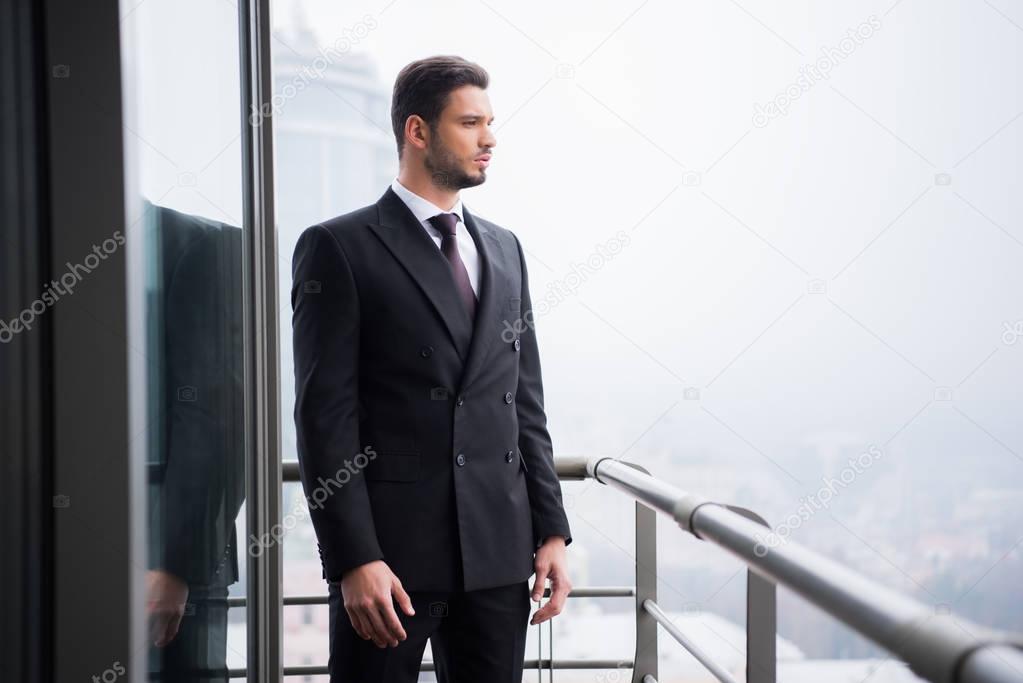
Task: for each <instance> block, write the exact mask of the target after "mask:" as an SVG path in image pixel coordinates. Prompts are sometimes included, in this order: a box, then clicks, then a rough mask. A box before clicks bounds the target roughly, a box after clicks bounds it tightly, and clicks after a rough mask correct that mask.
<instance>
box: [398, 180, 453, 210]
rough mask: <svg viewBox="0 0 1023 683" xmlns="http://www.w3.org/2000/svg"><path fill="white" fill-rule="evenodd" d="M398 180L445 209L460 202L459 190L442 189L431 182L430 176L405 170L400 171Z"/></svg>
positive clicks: (451, 207)
mask: <svg viewBox="0 0 1023 683" xmlns="http://www.w3.org/2000/svg"><path fill="white" fill-rule="evenodd" d="M398 182H399V183H401V184H402V185H403V186H404V187H406V188H408V189H409V190H411V191H412V192H415V193H416V194H417V195H419V196H420V197H422V198H423V199H426V200H428V201H430V202H433V203H434V204H436V205H437V206H438V207H440V208H441V209H443V210H444V211H450V210H451V209H453V208H454V207H455V204H456V203H457V202H458V190H453V191H452V190H442V189H440V188H438V187H437V186H436V185H434V184H433V183H431V182H430V179H429V178H426V177H423V176H417V175H414V174H412V173H409V172H407V171H404V170H403V171H401V172H400V173H398Z"/></svg>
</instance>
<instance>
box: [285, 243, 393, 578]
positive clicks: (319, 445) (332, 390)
mask: <svg viewBox="0 0 1023 683" xmlns="http://www.w3.org/2000/svg"><path fill="white" fill-rule="evenodd" d="M291 305H292V311H293V316H292V333H293V348H294V354H295V393H296V396H295V427H296V431H297V442H298V461H299V470H300V473H301V479H302V486H303V489H304V492H305V495H306V499H307V502H308V503H309V512H310V516H311V519H312V523H313V528H314V530H315V532H316V539H317V541H318V545H319V549H320V559H321V562H322V563H323V572H324V578H327V579H329V580H330V581H339V580H340V579H341V575H342V574H343V573H344V572H346V571H348V570H349V569H351V568H353V567H356V566H358V565H361V564H365V563H367V562H371V561H373V560H379V559H383V552H382V551H381V549H380V544H379V542H378V540H377V536H376V529H375V526H374V524H373V513H372V509H371V507H370V501H369V493H368V491H367V488H366V482H365V479H364V478H363V476H362V473H361V471H360V470H358V469H357V468H354V467H351V464H350V463H351V460H352V459H353V458H354V457H355V456H356V455H357V454H359V453H360V452H362V448H361V446H360V444H359V386H358V381H359V365H358V363H359V297H358V292H357V290H356V285H355V278H354V275H353V274H352V269H351V266H350V265H349V262H348V258H347V256H346V255H345V253H344V250H343V248H342V247H341V245H340V244H339V243H338V241H337V240H336V239H335V238H334V236H333V235H332V234H331V233H330V232H329V231H328V230H327V229H326V228H324V227H323V226H322V225H314V226H312V227H310V228H307V229H306V230H305V231H304V232H303V233H302V234H301V236H300V237H299V239H298V243H297V244H296V246H295V253H294V258H293V261H292V290H291ZM346 469H347V470H348V471H347V472H346Z"/></svg>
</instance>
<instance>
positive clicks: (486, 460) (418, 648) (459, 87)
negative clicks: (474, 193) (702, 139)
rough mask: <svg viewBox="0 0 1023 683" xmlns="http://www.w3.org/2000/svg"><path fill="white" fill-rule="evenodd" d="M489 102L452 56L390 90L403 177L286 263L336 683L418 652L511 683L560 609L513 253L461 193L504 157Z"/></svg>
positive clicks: (522, 292) (552, 510)
mask: <svg viewBox="0 0 1023 683" xmlns="http://www.w3.org/2000/svg"><path fill="white" fill-rule="evenodd" d="M488 82H489V76H488V74H487V72H486V71H485V70H483V69H482V68H481V67H479V66H478V65H476V64H473V63H472V62H468V61H466V60H464V59H461V58H459V57H454V56H436V57H432V58H428V59H424V60H420V61H417V62H413V63H412V64H409V65H408V66H406V67H405V68H404V69H402V71H401V72H400V73H399V75H398V77H397V80H396V82H395V85H394V92H393V100H392V107H391V120H392V125H393V128H394V134H395V138H396V141H397V147H398V159H399V168H400V170H399V174H398V177H397V178H395V180H394V182H393V183H392V184H391V186H390V187H389V188H388V189H387V190H386V191H385V192H384V193H383V195H382V196H381V197H380V199H379V200H378V201H377V202H376V203H375V204H372V205H370V206H366V207H363V208H361V209H358V210H356V211H353V212H350V213H347V214H345V215H342V216H339V217H336V218H333V219H331V220H328V221H325V222H324V223H322V224H319V225H314V226H312V227H310V228H307V229H306V230H305V231H304V232H303V233H302V235H301V236H300V238H299V240H298V243H297V245H296V247H295V255H294V262H293V282H294V284H293V289H292V306H293V310H294V317H293V332H294V350H295V375H296V377H295V380H296V394H297V397H296V405H295V420H296V425H297V432H298V456H299V462H300V469H301V475H302V483H303V486H304V489H305V493H306V497H307V498H308V500H309V502H310V513H311V517H312V521H313V525H314V528H315V530H316V536H317V540H318V545H319V549H320V557H321V560H322V563H323V568H324V578H326V579H327V580H328V584H329V594H330V631H331V633H330V661H329V666H330V672H331V681H332V682H340V681H344V682H345V683H349V682H351V683H355V682H358V683H369V682H371V681H372V682H378V681H380V682H387V683H413V682H414V681H416V680H417V678H418V672H419V667H420V664H421V662H422V657H423V652H424V649H425V644H426V641H427V639H429V640H430V643H431V647H432V650H433V660H434V662H435V666H436V672H437V677H438V680H439V681H441V682H443V683H469V682H472V683H479V682H481V681H519V680H521V677H522V664H523V659H524V656H525V638H526V630H527V628H528V625H527V620H528V617H529V612H530V604H529V600H530V598H532V599H533V600H534V601H539V599H540V597H541V596H542V595H543V592H544V587H545V581H546V580H547V579H549V580H550V582H551V597H550V600H549V602H548V603H547V604H545V605H544V606H543V607H542V608H541V609H539V610H538V611H537V612H536V614H535V615H534V616H533V618H532V620H531V621H530V622H529V623H533V624H536V623H540V622H542V621H545V620H547V619H550V618H551V617H553V616H555V615H557V614H559V613H560V612H561V610H562V608H563V606H564V602H565V598H566V596H567V594H568V592H569V590H570V588H571V583H570V581H569V577H568V569H567V563H566V558H565V555H566V552H565V547H566V546H567V545H569V544H570V543H571V540H572V538H571V531H570V529H569V525H568V520H567V517H566V515H565V510H564V506H563V504H562V495H561V487H560V483H559V481H558V477H557V474H556V472H555V470H554V459H553V448H552V445H551V439H550V436H549V434H548V432H547V427H546V422H547V420H546V416H545V413H544V406H543V387H542V382H541V377H540V359H539V354H538V351H537V343H536V336H535V334H534V330H533V327H532V322H533V312H532V305H531V302H530V296H529V284H528V280H527V273H526V264H525V257H524V255H523V250H522V247H521V245H520V244H519V241H518V238H517V237H516V236H515V235H514V234H512V233H511V232H510V231H508V230H505V229H504V228H501V227H499V226H497V225H495V224H494V223H491V222H490V221H486V220H483V219H482V218H478V217H476V216H473V215H472V214H471V213H470V212H469V211H468V209H467V208H466V207H465V206H463V205H462V203H461V199H460V197H459V194H458V193H459V190H461V189H462V188H466V187H474V186H476V185H480V184H481V183H483V182H484V181H485V180H486V169H487V166H488V164H489V161H490V156H491V150H492V149H493V148H494V146H495V145H496V141H495V139H494V136H493V134H492V132H491V130H490V125H491V123H492V122H493V120H494V118H493V115H492V113H491V108H490V102H489V98H488V97H487V94H486V88H487V85H488ZM534 571H535V574H536V578H535V580H534V583H533V587H532V590H531V591H530V588H529V585H528V579H529V576H530V574H533V573H534ZM395 605H397V609H396V607H395ZM342 606H343V608H344V610H343V611H342V609H341V607H342Z"/></svg>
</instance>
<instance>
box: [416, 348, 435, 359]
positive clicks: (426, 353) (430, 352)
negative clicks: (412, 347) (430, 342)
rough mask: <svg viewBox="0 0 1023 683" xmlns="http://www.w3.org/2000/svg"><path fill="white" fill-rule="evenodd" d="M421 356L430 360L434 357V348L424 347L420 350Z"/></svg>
mask: <svg viewBox="0 0 1023 683" xmlns="http://www.w3.org/2000/svg"><path fill="white" fill-rule="evenodd" d="M419 355H420V356H422V357H423V358H429V357H430V356H432V355H433V347H432V346H424V347H423V348H421V349H419Z"/></svg>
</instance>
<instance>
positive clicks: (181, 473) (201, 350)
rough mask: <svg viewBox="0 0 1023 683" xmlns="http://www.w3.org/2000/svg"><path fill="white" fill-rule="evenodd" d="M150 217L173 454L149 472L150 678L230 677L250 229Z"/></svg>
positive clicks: (168, 443)
mask: <svg viewBox="0 0 1023 683" xmlns="http://www.w3.org/2000/svg"><path fill="white" fill-rule="evenodd" d="M146 210H147V212H148V214H149V216H151V218H150V220H152V222H153V227H154V231H153V232H152V233H151V234H153V236H154V237H153V240H152V242H151V245H152V246H153V247H154V248H158V249H159V252H158V254H157V258H156V260H155V261H152V262H154V263H158V264H159V266H160V271H161V276H160V278H159V279H158V282H159V286H158V287H157V288H156V292H154V298H153V299H152V300H150V301H149V302H148V305H149V308H150V311H152V312H153V315H151V316H150V320H149V322H150V325H151V326H152V327H151V329H150V330H149V337H150V339H151V340H154V342H155V344H156V345H157V348H156V349H151V350H154V351H156V353H157V355H158V357H162V358H163V364H162V366H163V372H164V374H163V382H162V383H161V384H160V386H161V391H160V393H159V395H158V396H155V397H153V398H154V402H155V405H156V407H157V410H158V411H159V412H158V415H159V416H161V417H162V418H163V419H162V420H157V421H156V422H157V424H160V425H161V428H162V429H161V430H160V431H161V438H159V439H157V443H161V444H163V451H164V452H165V454H166V456H165V459H164V460H163V461H159V460H158V461H157V463H156V464H154V465H152V466H151V473H150V474H151V477H150V483H151V485H150V504H149V510H150V541H149V548H150V560H149V562H150V567H151V569H150V571H149V572H148V573H147V576H146V583H147V586H146V588H147V611H148V614H149V618H150V619H149V621H150V639H151V642H152V643H153V645H155V646H156V649H152V650H151V651H150V670H151V671H153V672H157V671H158V672H159V674H160V675H159V678H160V680H162V681H188V682H190V683H191V682H198V681H204V682H205V681H227V665H226V654H227V602H226V599H227V593H228V588H227V587H228V586H229V585H230V584H232V583H234V582H235V581H237V580H238V558H237V552H236V550H235V547H236V532H235V518H236V517H237V516H238V512H239V509H240V507H241V504H242V500H243V497H244V492H245V471H244V441H243V438H244V422H243V412H242V410H243V403H242V401H243V395H242V368H243V365H242V327H241V305H242V299H241V264H242V258H243V254H242V241H241V230H239V229H238V228H235V227H232V226H228V225H223V224H220V223H216V222H213V221H209V220H205V219H201V218H197V217H194V216H189V215H187V214H183V213H179V212H177V211H173V210H170V209H166V208H163V207H153V206H152V205H147V207H146ZM161 312H162V315H161V314H160V313H161ZM161 341H162V344H161ZM161 347H162V348H161Z"/></svg>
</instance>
